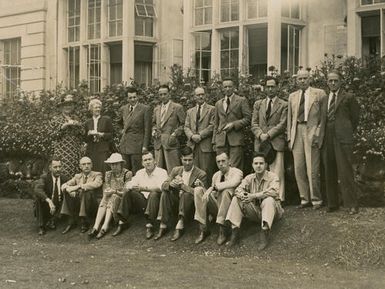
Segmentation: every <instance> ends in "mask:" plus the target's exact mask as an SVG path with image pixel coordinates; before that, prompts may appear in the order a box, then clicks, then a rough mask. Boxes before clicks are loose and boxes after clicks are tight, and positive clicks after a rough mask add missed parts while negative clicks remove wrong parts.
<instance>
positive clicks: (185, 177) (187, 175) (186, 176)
mask: <svg viewBox="0 0 385 289" xmlns="http://www.w3.org/2000/svg"><path fill="white" fill-rule="evenodd" d="M193 169H194V167H192V169H191V170H189V171H188V172H186V171H185V170H183V173H182V180H183V184H185V185H186V186H188V184H189V181H190V176H191V173H192V171H193Z"/></svg>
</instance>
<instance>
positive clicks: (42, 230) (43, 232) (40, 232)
mask: <svg viewBox="0 0 385 289" xmlns="http://www.w3.org/2000/svg"><path fill="white" fill-rule="evenodd" d="M38 234H39V236H43V235H45V229H44V227H40V228H39V232H38Z"/></svg>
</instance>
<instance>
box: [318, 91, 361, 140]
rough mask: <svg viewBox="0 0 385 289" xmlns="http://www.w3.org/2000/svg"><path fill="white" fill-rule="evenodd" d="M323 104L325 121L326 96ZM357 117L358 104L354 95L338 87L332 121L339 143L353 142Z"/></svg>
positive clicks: (358, 113) (326, 111)
mask: <svg viewBox="0 0 385 289" xmlns="http://www.w3.org/2000/svg"><path fill="white" fill-rule="evenodd" d="M323 105H324V109H323V111H324V114H323V118H324V121H325V123H326V122H327V116H328V97H325V99H324V104H323ZM359 117H360V106H359V105H358V103H357V100H356V99H355V97H354V95H353V94H352V93H349V92H347V91H345V90H343V89H340V91H339V93H338V95H337V102H336V108H335V121H334V133H335V136H336V139H337V140H338V141H339V142H340V143H344V144H352V143H353V133H354V131H355V130H356V129H357V125H358V121H359Z"/></svg>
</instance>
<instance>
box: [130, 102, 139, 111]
mask: <svg viewBox="0 0 385 289" xmlns="http://www.w3.org/2000/svg"><path fill="white" fill-rule="evenodd" d="M137 105H138V102H136V103H135V104H134V105H131V104H130V105H129V107H128V108H129V109H130V111H131V112H132V111H134V109H135V107H136V106H137ZM131 108H132V110H131Z"/></svg>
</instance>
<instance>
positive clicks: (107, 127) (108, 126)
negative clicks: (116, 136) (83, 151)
mask: <svg viewBox="0 0 385 289" xmlns="http://www.w3.org/2000/svg"><path fill="white" fill-rule="evenodd" d="M84 126H85V130H86V142H87V144H88V146H87V151H88V152H107V151H110V149H111V143H112V135H113V131H114V130H113V127H112V121H111V118H110V117H109V116H106V115H102V116H100V118H99V120H98V124H97V131H98V132H103V133H104V135H103V136H102V137H101V139H100V141H99V142H94V137H93V136H91V135H88V131H90V130H93V129H94V120H93V119H92V118H90V119H88V120H86V122H85V124H84Z"/></svg>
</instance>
